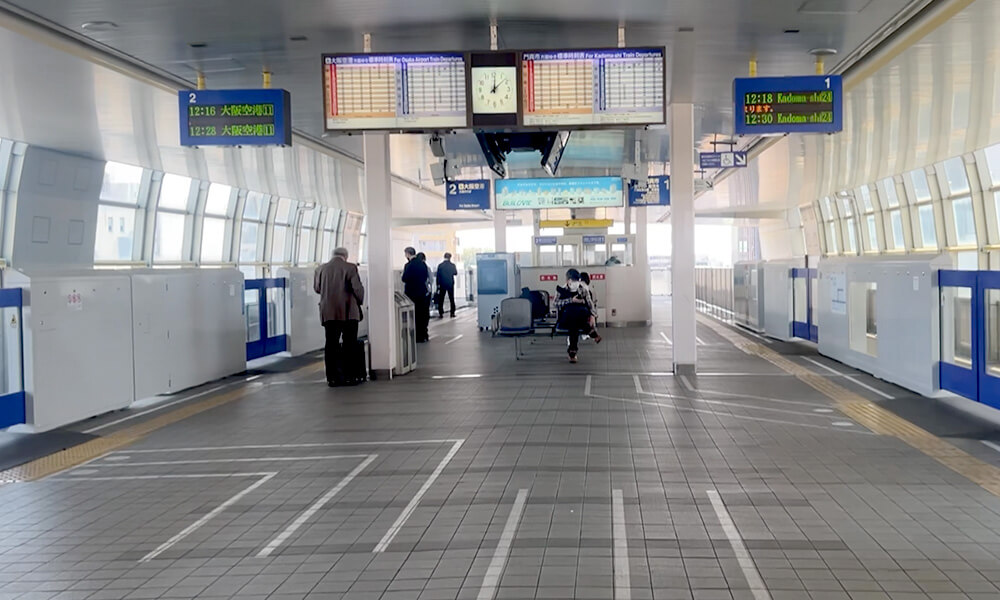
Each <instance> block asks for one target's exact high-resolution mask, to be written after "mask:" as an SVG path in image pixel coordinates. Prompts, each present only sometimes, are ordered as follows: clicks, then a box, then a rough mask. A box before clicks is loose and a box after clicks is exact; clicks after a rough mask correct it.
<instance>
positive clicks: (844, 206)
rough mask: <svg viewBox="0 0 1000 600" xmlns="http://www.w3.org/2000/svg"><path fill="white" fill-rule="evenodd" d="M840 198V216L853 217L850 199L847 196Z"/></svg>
mask: <svg viewBox="0 0 1000 600" xmlns="http://www.w3.org/2000/svg"><path fill="white" fill-rule="evenodd" d="M839 200H840V216H842V217H853V216H854V207H853V206H851V199H850V197H848V196H841V197H840V198H839Z"/></svg>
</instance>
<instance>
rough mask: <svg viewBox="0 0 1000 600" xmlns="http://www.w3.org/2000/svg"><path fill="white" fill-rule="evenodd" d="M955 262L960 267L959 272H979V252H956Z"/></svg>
mask: <svg viewBox="0 0 1000 600" xmlns="http://www.w3.org/2000/svg"><path fill="white" fill-rule="evenodd" d="M955 262H956V264H957V265H958V266H957V268H958V270H959V271H978V270H979V252H978V251H977V250H971V251H968V252H956V253H955Z"/></svg>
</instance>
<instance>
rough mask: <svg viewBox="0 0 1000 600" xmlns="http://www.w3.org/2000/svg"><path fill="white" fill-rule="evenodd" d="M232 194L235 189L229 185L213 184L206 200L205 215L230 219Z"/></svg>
mask: <svg viewBox="0 0 1000 600" xmlns="http://www.w3.org/2000/svg"><path fill="white" fill-rule="evenodd" d="M232 194H233V188H231V187H229V186H228V185H222V184H219V183H213V184H212V185H211V186H209V188H208V198H207V199H206V200H205V214H209V215H216V216H219V217H228V216H229V199H230V197H232ZM244 212H245V211H244Z"/></svg>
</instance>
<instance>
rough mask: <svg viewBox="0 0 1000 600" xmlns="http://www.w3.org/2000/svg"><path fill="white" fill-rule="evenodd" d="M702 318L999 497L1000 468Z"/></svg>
mask: <svg viewBox="0 0 1000 600" xmlns="http://www.w3.org/2000/svg"><path fill="white" fill-rule="evenodd" d="M700 321H701V322H702V323H704V324H705V325H707V326H708V327H710V328H712V329H713V330H714V331H715V332H716V333H718V334H719V335H721V336H722V337H724V338H725V339H727V340H729V342H731V343H732V344H733V345H734V346H736V347H737V348H739V349H740V350H742V351H743V352H745V353H747V354H750V355H753V356H759V357H760V358H763V359H764V360H766V361H768V362H769V363H771V364H773V365H775V366H776V367H778V368H779V369H781V370H783V371H785V372H786V373H788V374H790V375H794V376H795V377H796V378H797V379H799V381H802V382H803V383H805V384H806V385H808V386H809V387H811V388H813V389H814V390H816V391H818V392H820V393H822V394H824V395H825V396H826V397H828V398H830V399H831V400H833V402H834V405H835V406H836V407H837V409H839V410H840V411H841V412H842V413H844V414H845V415H846V416H848V417H850V418H851V419H854V421H856V422H857V423H859V424H860V425H864V426H865V427H867V428H868V429H870V430H872V431H873V432H875V433H878V434H881V435H886V436H892V437H895V438H898V439H900V440H902V441H903V442H905V443H907V444H909V445H910V446H912V447H913V448H916V449H917V450H919V451H921V452H923V453H924V454H926V455H927V456H929V457H931V458H933V459H934V460H936V461H937V462H939V463H941V464H942V465H944V466H946V467H948V468H949V469H951V470H952V471H954V472H956V473H958V474H960V475H962V476H964V477H966V478H967V479H969V480H970V481H972V482H974V483H976V484H978V485H979V486H981V487H982V488H983V489H985V490H986V491H988V492H990V493H991V494H993V495H995V496H1000V468H998V467H995V466H993V465H991V464H989V463H986V462H983V461H981V460H979V459H978V458H975V457H974V456H972V455H970V454H968V453H967V452H965V451H964V450H962V449H960V448H957V447H955V446H953V445H951V444H949V443H948V442H946V441H944V440H943V439H941V438H939V437H937V436H936V435H934V434H932V433H930V432H928V431H927V430H925V429H922V428H920V427H917V426H916V425H914V424H913V423H910V422H909V421H907V420H906V419H903V418H901V417H899V416H897V415H896V414H894V413H892V412H890V411H888V410H886V409H884V408H882V407H881V406H879V405H877V404H875V403H874V402H872V401H870V400H868V399H867V398H863V397H862V396H859V395H858V394H855V393H854V392H852V391H850V390H848V389H845V388H844V387H842V386H840V385H838V384H836V383H835V382H833V381H830V380H829V379H827V378H825V377H823V376H821V375H817V374H816V373H814V372H812V371H810V370H809V369H807V368H805V367H803V366H800V365H798V364H796V363H794V362H792V361H790V360H788V359H787V358H785V357H784V356H782V355H780V354H778V353H777V352H775V351H774V350H771V349H770V348H768V347H766V346H763V345H761V344H758V343H756V342H753V341H751V340H748V339H747V338H745V337H743V336H742V335H739V334H738V333H736V332H734V331H732V330H730V329H728V328H727V327H725V326H723V325H722V324H720V323H717V322H715V321H712V320H710V319H700Z"/></svg>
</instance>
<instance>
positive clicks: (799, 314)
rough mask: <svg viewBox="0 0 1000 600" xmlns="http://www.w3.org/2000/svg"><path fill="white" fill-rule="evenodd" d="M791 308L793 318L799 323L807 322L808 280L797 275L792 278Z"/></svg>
mask: <svg viewBox="0 0 1000 600" xmlns="http://www.w3.org/2000/svg"><path fill="white" fill-rule="evenodd" d="M792 281H793V283H792V300H793V304H794V308H793V309H792V314H793V317H792V318H793V319H794V320H795V321H797V322H799V323H808V322H809V303H808V301H809V294H808V292H807V288H806V286H807V285H808V280H807V279H806V278H804V277H797V278H795V279H793V280H792Z"/></svg>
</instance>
